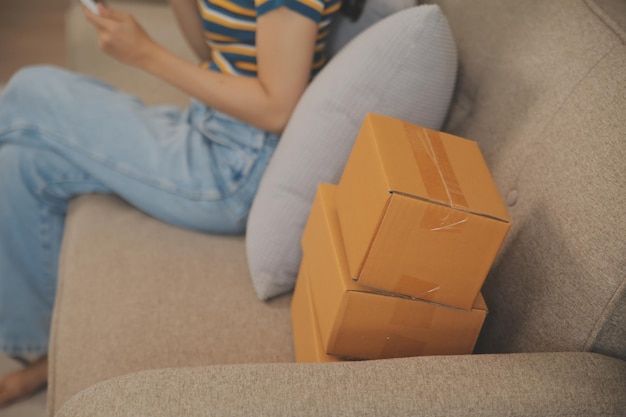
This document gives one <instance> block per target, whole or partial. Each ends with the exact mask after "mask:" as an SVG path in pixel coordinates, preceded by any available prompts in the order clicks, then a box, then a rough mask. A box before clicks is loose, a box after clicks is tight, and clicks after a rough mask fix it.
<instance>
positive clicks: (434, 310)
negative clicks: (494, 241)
mask: <svg viewBox="0 0 626 417" xmlns="http://www.w3.org/2000/svg"><path fill="white" fill-rule="evenodd" d="M336 194H337V187H336V186H332V185H327V184H322V185H320V186H319V188H318V192H317V195H316V197H315V201H314V203H313V206H312V209H311V214H310V216H309V221H308V223H307V226H306V229H305V232H304V235H303V238H302V247H303V251H304V253H305V256H306V265H305V267H306V268H307V270H308V275H309V279H310V286H311V295H312V299H313V305H314V311H315V315H316V317H317V318H318V324H319V329H320V333H321V339H322V343H323V346H324V348H325V351H326V352H327V353H329V354H332V355H337V356H341V357H348V358H360V359H382V358H394V357H403V356H416V355H449V354H468V353H471V352H472V350H473V348H474V344H475V343H476V339H477V337H478V334H479V332H480V329H481V327H482V323H483V321H484V318H485V316H486V314H487V307H486V305H485V303H484V300H483V298H482V296H480V295H479V296H478V297H477V299H476V300H475V301H476V302H475V303H474V306H473V308H472V309H471V310H469V311H464V310H461V309H456V308H451V307H447V306H441V305H437V304H434V303H431V302H426V301H421V300H415V299H410V298H408V297H398V296H396V295H393V294H391V293H384V292H380V291H376V290H372V289H369V288H367V287H364V286H362V285H359V284H357V283H355V282H354V281H353V280H352V279H351V278H350V274H349V271H348V266H347V259H346V253H345V250H344V247H343V237H342V233H341V230H340V227H339V219H338V216H337V206H336V201H335V199H336Z"/></svg>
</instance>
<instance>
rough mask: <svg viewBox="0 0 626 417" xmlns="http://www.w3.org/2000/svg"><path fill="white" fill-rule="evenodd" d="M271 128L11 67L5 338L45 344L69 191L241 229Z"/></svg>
mask: <svg viewBox="0 0 626 417" xmlns="http://www.w3.org/2000/svg"><path fill="white" fill-rule="evenodd" d="M209 119H210V120H209ZM275 139H276V138H275V137H272V136H271V135H267V134H264V133H263V132H259V131H256V130H255V129H252V128H249V127H246V126H242V125H240V124H238V123H236V122H234V121H232V120H227V119H224V120H221V119H220V118H219V117H209V118H208V119H207V113H206V109H205V108H203V107H202V106H196V107H195V108H192V109H190V110H189V111H186V112H180V111H175V110H173V109H163V108H147V107H145V106H144V105H143V104H142V103H140V102H139V101H138V100H136V99H134V98H132V97H129V96H127V95H124V94H121V93H119V92H116V91H113V90H112V89H111V88H109V87H107V86H105V85H103V84H100V83H98V82H96V81H94V80H91V79H88V78H84V77H80V76H77V75H75V74H71V73H68V72H66V71H62V70H58V69H54V68H32V69H27V70H23V71H21V72H20V73H18V74H17V75H16V76H15V77H14V78H13V79H12V81H11V82H10V83H9V85H8V86H7V88H6V90H5V91H4V93H3V94H2V96H0V171H2V172H0V228H2V230H0V348H1V349H2V350H4V351H5V352H7V353H10V354H24V353H28V352H30V353H41V354H45V352H46V350H47V341H48V336H49V325H50V315H51V311H52V305H53V300H54V292H55V289H56V270H57V258H58V252H59V245H60V241H61V235H62V230H63V222H64V216H65V211H66V208H67V201H68V200H69V199H70V198H71V197H72V196H74V195H77V194H83V193H89V192H104V193H108V192H112V193H115V194H117V195H119V196H121V197H122V198H124V199H126V200H127V201H129V202H130V203H131V204H133V205H135V206H136V207H138V208H140V209H142V210H144V211H146V212H148V213H149V214H152V215H154V216H155V217H158V218H160V219H162V220H164V221H167V222H170V223H174V224H177V225H179V226H182V227H189V228H193V229H196V230H202V231H210V232H216V233H240V232H242V231H243V229H244V226H245V216H246V214H247V210H248V208H249V204H250V203H251V200H252V196H253V195H254V192H255V190H256V185H257V184H258V181H259V180H260V177H261V173H262V172H263V170H264V167H265V165H266V164H267V161H268V159H269V156H270V155H271V152H272V151H273V147H274V146H275ZM38 369H39V370H40V369H41V368H38ZM31 371H32V372H31ZM24 372H25V373H24V374H22V376H23V378H21V380H22V381H23V382H24V381H30V382H32V379H29V378H26V377H25V376H26V375H30V376H33V375H39V374H40V373H37V372H35V371H34V370H33V368H27V369H25V370H24ZM14 380H15V378H14ZM4 381H5V384H6V379H5V380H4ZM0 383H1V382H0ZM30 385H31V386H32V384H30ZM0 389H1V387H0Z"/></svg>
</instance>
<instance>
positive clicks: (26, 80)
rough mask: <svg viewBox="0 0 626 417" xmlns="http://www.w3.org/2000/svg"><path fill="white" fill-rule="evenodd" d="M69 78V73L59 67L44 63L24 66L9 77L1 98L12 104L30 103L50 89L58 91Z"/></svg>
mask: <svg viewBox="0 0 626 417" xmlns="http://www.w3.org/2000/svg"><path fill="white" fill-rule="evenodd" d="M69 79H70V73H69V72H68V71H66V70H64V69H61V68H57V67H53V66H46V65H42V66H32V67H25V68H22V69H20V70H19V71H17V72H16V73H15V74H14V75H13V76H12V77H11V79H10V80H9V83H8V84H7V86H6V88H5V90H4V93H3V99H4V100H10V102H11V104H12V105H13V106H18V105H19V104H20V103H22V102H25V103H27V104H28V105H32V104H33V102H32V101H33V99H39V98H41V97H42V96H43V95H45V94H48V93H49V92H51V91H52V90H56V91H57V92H58V89H59V88H63V86H64V85H66V84H67V82H68V81H69Z"/></svg>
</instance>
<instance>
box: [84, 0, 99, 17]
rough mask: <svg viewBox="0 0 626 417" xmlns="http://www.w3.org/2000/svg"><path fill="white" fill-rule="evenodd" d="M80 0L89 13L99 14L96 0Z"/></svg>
mask: <svg viewBox="0 0 626 417" xmlns="http://www.w3.org/2000/svg"><path fill="white" fill-rule="evenodd" d="M80 2H81V3H82V4H84V5H85V7H87V8H88V9H89V11H90V12H91V13H93V14H100V12H99V11H98V6H96V2H95V1H94V0H80Z"/></svg>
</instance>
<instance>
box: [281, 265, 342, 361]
mask: <svg viewBox="0 0 626 417" xmlns="http://www.w3.org/2000/svg"><path fill="white" fill-rule="evenodd" d="M291 323H292V328H293V344H294V351H295V356H296V362H338V361H340V359H339V358H337V357H335V356H330V355H327V354H326V352H325V350H324V347H323V346H322V338H321V335H320V331H319V327H318V324H317V319H316V317H315V313H314V311H313V300H312V299H311V291H310V284H309V277H308V272H307V270H306V267H305V259H303V260H302V265H301V266H300V272H299V274H298V281H297V282H296V289H295V290H294V293H293V298H292V300H291Z"/></svg>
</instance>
